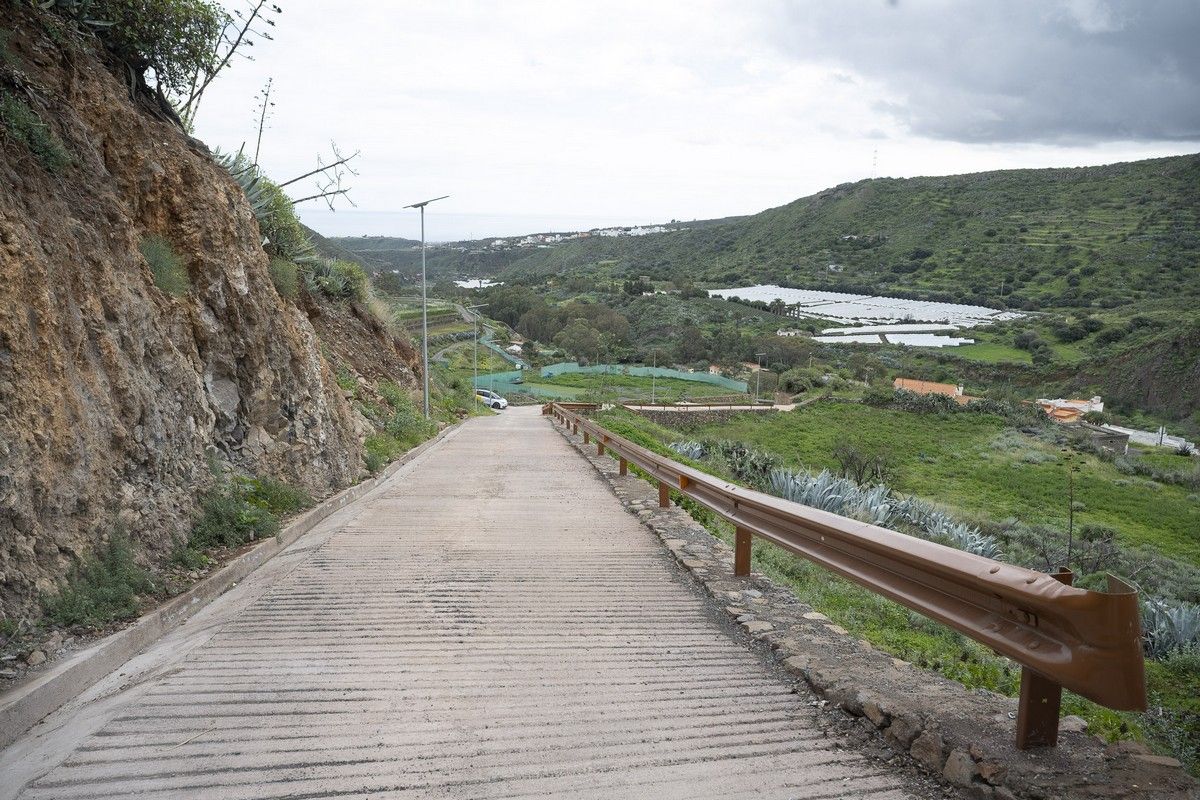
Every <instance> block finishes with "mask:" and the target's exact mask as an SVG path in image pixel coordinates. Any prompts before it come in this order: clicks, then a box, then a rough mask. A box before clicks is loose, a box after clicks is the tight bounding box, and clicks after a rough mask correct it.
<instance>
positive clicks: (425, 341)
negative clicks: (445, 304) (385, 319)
mask: <svg viewBox="0 0 1200 800" xmlns="http://www.w3.org/2000/svg"><path fill="white" fill-rule="evenodd" d="M449 196H450V195H448V194H444V195H442V196H441V197H435V198H433V199H432V200H422V201H421V202H419V203H413V204H412V205H411V206H405V208H418V209H420V210H421V382H422V384H423V388H424V391H425V419H429V298H428V296H427V294H426V290H425V206H427V205H429V204H430V203H433V202H435V201H437V200H445V199H446V198H447V197H449Z"/></svg>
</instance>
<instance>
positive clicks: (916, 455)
mask: <svg viewBox="0 0 1200 800" xmlns="http://www.w3.org/2000/svg"><path fill="white" fill-rule="evenodd" d="M1006 427H1007V426H1006V423H1005V421H1004V420H1003V419H1001V418H1000V417H993V416H988V415H978V414H958V415H951V416H949V417H939V416H937V415H932V414H916V413H912V412H908V411H898V410H891V409H877V408H872V407H869V406H865V405H861V404H856V403H816V404H813V405H810V406H807V407H805V408H801V409H797V410H795V411H792V412H787V413H781V414H772V415H768V416H766V417H761V418H760V417H743V418H738V419H735V420H733V421H731V422H729V423H726V424H723V425H712V426H708V427H703V428H699V429H697V430H695V431H694V432H690V433H689V436H693V437H696V438H710V439H735V440H739V441H745V442H747V443H749V444H752V445H754V446H755V447H758V448H761V449H764V450H769V451H771V452H774V453H776V454H778V455H779V456H780V457H781V458H782V459H784V461H785V462H786V463H787V464H788V465H790V466H797V467H805V468H807V469H809V470H814V471H820V470H821V469H825V468H836V467H837V465H838V464H837V460H836V459H835V458H834V456H833V449H834V447H835V446H836V445H837V444H838V443H839V442H842V441H844V440H847V439H849V440H852V441H854V442H856V443H858V444H860V445H862V446H863V448H864V449H866V450H869V451H871V452H886V453H888V454H890V457H891V458H892V460H893V461H894V463H895V465H896V469H897V477H896V478H895V480H893V481H892V484H891V485H892V488H894V489H896V490H897V491H900V492H904V493H906V494H915V495H917V496H920V497H924V498H926V499H929V500H933V501H936V502H938V503H940V504H942V505H944V506H947V507H948V508H950V509H953V510H956V511H959V512H961V513H963V514H964V515H966V516H968V517H983V518H988V519H992V520H997V521H999V520H1003V519H1007V518H1016V519H1018V520H1020V521H1022V522H1026V523H1031V524H1048V525H1053V526H1056V527H1059V528H1063V529H1065V528H1066V526H1067V517H1068V501H1067V499H1066V494H1065V491H1066V472H1065V467H1064V465H1063V463H1062V454H1061V448H1060V447H1059V446H1057V445H1055V444H1051V443H1047V442H1046V441H1044V440H1042V439H1039V438H1037V437H1033V436H1029V435H1026V434H1022V433H1019V432H1017V431H1015V430H1013V429H1011V428H1008V429H1006ZM1174 458H1175V460H1176V461H1177V462H1178V468H1179V469H1183V468H1185V467H1188V466H1191V464H1190V463H1189V462H1188V461H1187V460H1186V459H1184V458H1182V457H1179V456H1175V457H1174ZM1077 463H1079V464H1080V465H1081V471H1080V473H1079V475H1078V478H1077V484H1076V489H1075V493H1076V503H1077V506H1076V508H1077V510H1076V512H1075V524H1076V526H1080V525H1084V524H1087V523H1095V524H1100V525H1105V526H1108V527H1110V528H1113V529H1114V530H1116V531H1117V534H1118V537H1119V538H1120V539H1121V540H1123V541H1125V542H1126V543H1127V544H1131V545H1148V546H1150V547H1153V548H1155V549H1157V550H1159V551H1161V552H1163V553H1165V554H1168V555H1170V556H1172V557H1173V558H1176V559H1179V560H1183V561H1187V562H1188V563H1190V564H1192V565H1194V566H1200V499H1198V498H1196V495H1195V494H1194V492H1190V491H1189V490H1188V489H1186V488H1185V487H1182V486H1173V485H1164V484H1160V483H1157V482H1155V481H1151V480H1147V479H1145V478H1140V477H1134V476H1130V475H1124V474H1122V473H1120V472H1118V471H1117V469H1116V468H1115V467H1114V466H1113V465H1112V464H1111V463H1108V462H1105V461H1101V460H1100V459H1099V458H1097V457H1095V456H1077ZM1080 505H1082V507H1083V510H1078V509H1079V507H1080Z"/></svg>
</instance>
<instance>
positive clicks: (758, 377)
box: [754, 353, 766, 403]
mask: <svg viewBox="0 0 1200 800" xmlns="http://www.w3.org/2000/svg"><path fill="white" fill-rule="evenodd" d="M765 355H766V353H755V354H754V359H755V360H756V361H757V362H758V369H757V370H755V372H754V376H755V377H754V402H755V403H757V402H758V391H759V389H761V388H762V359H763V356H765Z"/></svg>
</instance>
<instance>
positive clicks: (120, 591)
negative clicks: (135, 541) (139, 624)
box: [43, 535, 154, 627]
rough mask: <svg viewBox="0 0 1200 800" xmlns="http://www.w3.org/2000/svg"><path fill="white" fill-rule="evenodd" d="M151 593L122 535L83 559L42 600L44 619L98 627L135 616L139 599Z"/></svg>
mask: <svg viewBox="0 0 1200 800" xmlns="http://www.w3.org/2000/svg"><path fill="white" fill-rule="evenodd" d="M153 592H154V582H153V581H152V580H151V578H150V575H149V573H147V572H146V571H145V570H143V569H142V568H141V567H139V566H138V565H137V564H136V563H135V562H134V560H133V547H132V546H131V545H130V543H129V539H128V538H126V537H125V536H123V535H113V536H112V537H111V538H110V539H109V541H108V544H106V545H105V546H103V547H101V548H100V549H99V550H97V551H96V553H95V554H94V555H92V556H89V557H87V558H85V559H84V560H83V561H82V562H81V563H80V564H79V565H78V566H77V567H76V568H75V569H73V570H72V571H71V574H70V576H69V577H68V578H67V581H66V584H65V585H64V586H63V587H62V589H60V590H59V592H58V593H56V594H53V595H50V596H47V597H45V598H43V607H44V609H45V611H46V616H47V617H48V618H49V619H50V621H51V622H53V623H55V624H56V625H63V626H72V625H83V626H88V627H101V626H104V625H107V624H109V623H112V622H120V621H123V620H128V619H133V618H134V617H136V616H137V615H138V610H139V598H140V597H141V596H144V595H149V594H151V593H153Z"/></svg>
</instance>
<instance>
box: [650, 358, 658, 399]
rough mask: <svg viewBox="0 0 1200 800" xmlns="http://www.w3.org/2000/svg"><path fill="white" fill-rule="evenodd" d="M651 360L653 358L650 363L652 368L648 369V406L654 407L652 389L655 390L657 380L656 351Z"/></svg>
mask: <svg viewBox="0 0 1200 800" xmlns="http://www.w3.org/2000/svg"><path fill="white" fill-rule="evenodd" d="M653 358H654V361H652V362H651V363H653V364H654V366H653V367H652V368H651V369H650V405H654V389H655V386H656V383H657V379H658V351H657V350H655V351H654V354H653Z"/></svg>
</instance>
